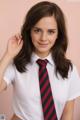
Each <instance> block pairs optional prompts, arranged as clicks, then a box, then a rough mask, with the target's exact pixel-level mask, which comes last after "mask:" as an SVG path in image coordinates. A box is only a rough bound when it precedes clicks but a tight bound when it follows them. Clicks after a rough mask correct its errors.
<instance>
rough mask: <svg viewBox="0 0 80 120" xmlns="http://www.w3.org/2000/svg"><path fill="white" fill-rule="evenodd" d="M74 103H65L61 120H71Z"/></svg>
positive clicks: (72, 101)
mask: <svg viewBox="0 0 80 120" xmlns="http://www.w3.org/2000/svg"><path fill="white" fill-rule="evenodd" d="M74 101H75V100H71V101H69V102H67V103H66V105H65V108H64V111H63V114H62V117H61V120H73V112H74Z"/></svg>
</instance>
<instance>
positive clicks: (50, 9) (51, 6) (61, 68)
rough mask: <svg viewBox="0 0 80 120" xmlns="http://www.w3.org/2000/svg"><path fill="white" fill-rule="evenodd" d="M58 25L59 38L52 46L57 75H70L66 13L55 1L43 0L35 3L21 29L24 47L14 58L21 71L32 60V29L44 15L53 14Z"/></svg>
mask: <svg viewBox="0 0 80 120" xmlns="http://www.w3.org/2000/svg"><path fill="white" fill-rule="evenodd" d="M53 15H54V17H55V19H56V22H57V26H58V38H57V40H56V42H55V44H54V46H53V47H52V58H53V61H54V62H55V72H56V75H57V73H59V74H60V75H61V76H62V77H63V78H67V77H68V71H69V68H70V67H71V68H72V63H71V61H70V60H69V59H67V58H66V56H65V54H66V50H67V46H68V38H67V32H66V25H65V19H64V14H63V12H62V10H61V8H60V7H59V6H58V5H56V4H55V3H53V2H48V1H43V2H39V3H37V4H36V5H34V6H33V7H32V8H31V9H30V10H29V11H28V13H27V15H26V17H25V21H24V23H23V26H22V29H21V35H22V39H23V47H22V49H21V51H20V52H19V54H18V55H17V56H16V57H15V59H14V64H15V66H16V68H17V70H18V71H19V72H25V70H26V65H27V64H28V63H30V62H31V56H32V53H33V51H34V46H33V43H32V40H31V35H30V33H31V29H32V28H33V26H34V25H35V24H36V23H37V22H38V21H39V20H40V19H41V18H43V17H46V16H53Z"/></svg>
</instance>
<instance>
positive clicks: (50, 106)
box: [37, 59, 58, 120]
mask: <svg viewBox="0 0 80 120" xmlns="http://www.w3.org/2000/svg"><path fill="white" fill-rule="evenodd" d="M47 62H48V61H47V60H40V59H39V60H37V63H38V64H39V84H40V92H41V102H42V108H43V115H44V120H58V119H57V115H56V110H55V104H54V100H53V96H52V91H51V86H50V83H49V76H48V71H47V68H46V65H47Z"/></svg>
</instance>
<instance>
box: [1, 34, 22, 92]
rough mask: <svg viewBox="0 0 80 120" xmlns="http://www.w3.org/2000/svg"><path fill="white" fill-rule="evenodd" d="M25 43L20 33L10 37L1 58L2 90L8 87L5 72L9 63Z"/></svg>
mask: <svg viewBox="0 0 80 120" xmlns="http://www.w3.org/2000/svg"><path fill="white" fill-rule="evenodd" d="M22 45H23V41H22V40H21V36H20V35H16V36H13V37H11V38H10V39H9V41H8V45H7V49H6V52H5V54H4V56H3V58H2V59H1V60H0V92H1V91H2V90H4V89H5V88H6V86H7V85H6V82H5V81H4V80H3V76H4V72H5V70H6V68H7V66H8V64H9V63H10V62H11V61H12V60H13V59H14V57H15V56H16V55H17V54H18V53H19V51H20V50H21V48H22Z"/></svg>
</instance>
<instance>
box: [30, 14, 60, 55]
mask: <svg viewBox="0 0 80 120" xmlns="http://www.w3.org/2000/svg"><path fill="white" fill-rule="evenodd" d="M57 36H58V28H57V23H56V20H55V18H54V16H51V17H44V18H42V19H41V20H39V21H38V22H37V24H36V25H35V26H34V27H33V29H32V30H31V38H32V43H33V45H34V46H35V53H36V54H37V55H38V56H40V57H46V56H47V55H48V54H49V53H50V52H51V48H52V47H53V45H54V43H55V41H56V39H57Z"/></svg>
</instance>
